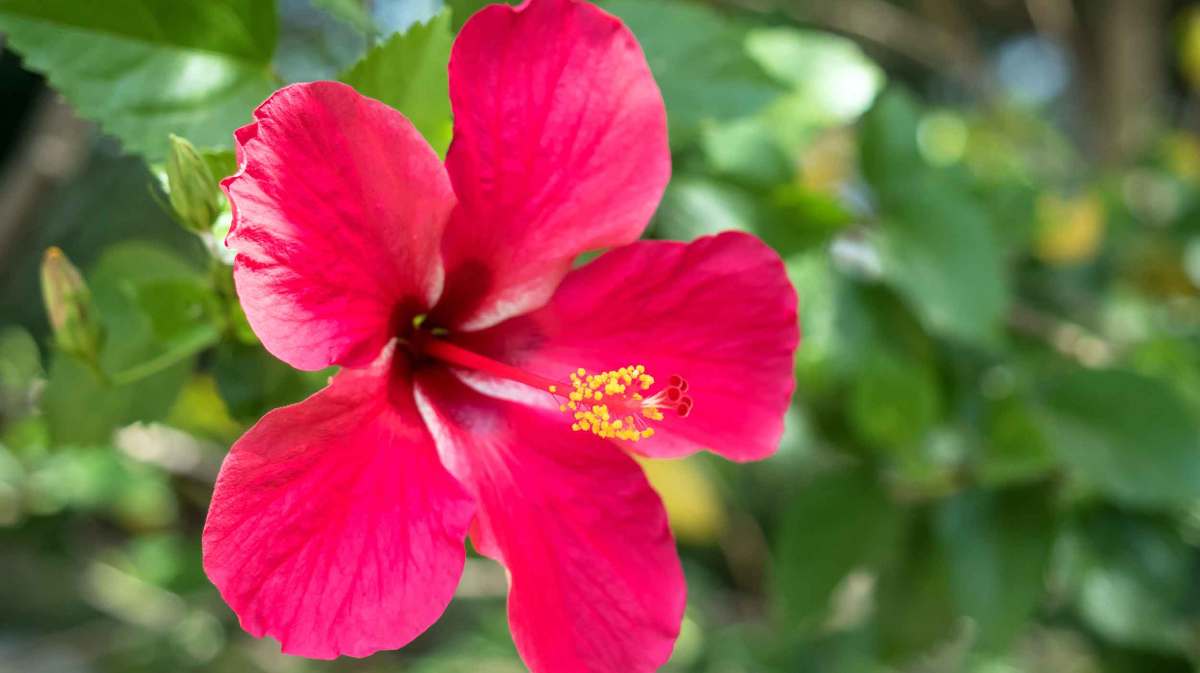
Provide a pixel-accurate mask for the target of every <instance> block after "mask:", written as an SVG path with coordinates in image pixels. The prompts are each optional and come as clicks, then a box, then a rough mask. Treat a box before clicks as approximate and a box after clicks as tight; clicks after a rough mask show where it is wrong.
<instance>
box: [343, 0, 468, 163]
mask: <svg viewBox="0 0 1200 673" xmlns="http://www.w3.org/2000/svg"><path fill="white" fill-rule="evenodd" d="M453 40H454V38H453V35H452V34H451V33H450V12H449V11H447V10H443V11H442V13H440V14H438V15H437V16H435V17H433V18H432V19H430V20H429V22H428V23H415V24H413V25H412V26H411V27H410V28H409V29H408V30H407V31H405V32H404V33H397V34H396V35H393V36H392V37H391V38H389V39H388V40H387V41H386V42H384V43H383V44H380V45H379V46H377V47H375V48H373V49H371V51H369V52H367V55H366V56H364V57H363V59H362V60H361V61H359V62H358V63H356V64H355V65H354V67H352V68H350V70H348V71H346V72H345V73H343V74H342V76H341V77H340V78H339V79H340V80H341V81H343V82H345V83H346V84H349V85H350V86H353V87H354V88H355V89H357V90H358V91H359V93H362V94H364V95H367V96H370V97H372V98H376V99H378V100H381V101H383V102H384V103H387V104H388V105H391V106H392V107H394V108H396V109H397V110H399V111H401V112H403V113H404V115H405V116H406V117H408V118H409V120H411V121H412V123H413V125H414V126H416V127H417V130H418V131H420V132H421V134H422V135H423V136H425V139H426V140H428V141H429V144H430V145H433V148H434V149H435V150H437V152H438V154H439V155H442V156H445V154H446V148H447V147H448V146H449V145H450V135H451V132H452V128H451V121H450V92H449V91H450V90H449V85H448V83H447V74H446V67H447V64H448V63H449V61H450V45H451V44H452V43H453Z"/></svg>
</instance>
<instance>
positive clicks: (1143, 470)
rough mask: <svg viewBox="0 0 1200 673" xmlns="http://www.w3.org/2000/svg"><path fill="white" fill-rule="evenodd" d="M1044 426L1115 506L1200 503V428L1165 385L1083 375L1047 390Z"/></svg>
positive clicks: (1106, 373) (1104, 373) (1121, 375)
mask: <svg viewBox="0 0 1200 673" xmlns="http://www.w3.org/2000/svg"><path fill="white" fill-rule="evenodd" d="M1042 401H1043V406H1042V407H1041V408H1040V409H1039V412H1038V418H1039V425H1040V426H1041V427H1042V428H1043V430H1044V432H1045V433H1046V436H1047V437H1048V438H1049V440H1050V444H1051V446H1052V447H1053V448H1054V450H1055V451H1057V452H1058V454H1059V456H1061V457H1062V460H1063V461H1064V462H1065V463H1066V464H1067V465H1069V466H1070V467H1071V468H1073V469H1074V470H1075V471H1076V472H1077V473H1078V475H1079V476H1080V477H1082V478H1083V479H1084V480H1085V481H1087V482H1088V483H1090V484H1091V485H1093V486H1094V487H1095V488H1097V489H1099V490H1100V491H1101V492H1102V493H1104V494H1105V495H1107V496H1108V497H1110V498H1112V499H1113V500H1115V501H1117V502H1121V503H1125V504H1128V505H1134V506H1143V507H1171V506H1183V505H1190V504H1193V503H1194V502H1195V500H1196V499H1197V498H1200V441H1198V440H1200V428H1198V427H1197V423H1196V421H1195V419H1194V418H1193V417H1192V416H1191V414H1190V413H1189V412H1188V409H1187V407H1186V406H1185V404H1184V403H1183V401H1182V400H1181V399H1180V398H1179V396H1178V395H1177V394H1176V393H1175V392H1174V390H1172V389H1171V388H1169V387H1167V386H1166V385H1164V384H1163V383H1161V382H1159V381H1156V380H1154V379H1150V378H1146V377H1144V376H1141V375H1138V374H1133V373H1129V372H1124V371H1117V370H1087V369H1076V370H1073V371H1070V372H1068V373H1066V374H1063V375H1058V376H1056V377H1054V379H1053V380H1051V381H1048V382H1047V383H1046V385H1045V388H1044V390H1043V395H1042Z"/></svg>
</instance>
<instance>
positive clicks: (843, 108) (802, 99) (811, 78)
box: [746, 28, 884, 125]
mask: <svg viewBox="0 0 1200 673" xmlns="http://www.w3.org/2000/svg"><path fill="white" fill-rule="evenodd" d="M746 48H747V50H748V52H749V54H750V56H751V57H752V58H754V60H755V61H756V62H757V63H758V64H759V65H761V66H762V67H763V69H764V70H765V71H766V72H767V73H768V74H770V75H771V76H772V77H774V78H775V79H777V80H779V81H780V82H783V83H785V84H787V85H789V86H791V87H792V89H793V92H794V93H793V95H794V96H796V97H797V98H798V99H799V100H798V101H797V102H799V103H801V104H800V105H798V106H796V107H797V109H802V110H803V111H804V115H805V117H807V119H806V120H805V121H806V122H807V123H808V124H812V125H816V124H821V125H830V124H834V123H845V122H848V121H851V120H853V119H854V118H855V117H857V116H858V115H860V114H862V113H863V112H864V111H865V110H866V109H867V108H868V107H869V106H870V105H871V101H872V100H874V98H875V95H876V94H877V93H878V92H879V89H880V87H881V86H882V85H883V81H884V74H883V71H882V70H881V69H880V68H879V66H877V65H876V64H875V63H874V62H872V61H871V60H870V59H869V58H867V56H866V55H865V54H864V53H863V51H862V49H861V48H860V47H859V46H858V45H857V44H856V43H855V42H854V41H853V40H850V39H847V38H844V37H841V36H839V35H833V34H830V33H822V32H818V31H811V30H797V29H795V28H761V29H756V30H752V31H750V34H749V36H748V38H747V40H746Z"/></svg>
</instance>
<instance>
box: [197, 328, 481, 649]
mask: <svg viewBox="0 0 1200 673" xmlns="http://www.w3.org/2000/svg"><path fill="white" fill-rule="evenodd" d="M390 350H391V349H390V348H389V349H387V350H385V351H384V353H383V355H382V356H381V357H380V361H379V362H377V363H376V364H375V365H373V366H372V368H371V369H369V370H346V371H343V372H342V373H341V374H339V375H338V376H337V377H335V378H334V379H333V381H332V382H331V383H330V385H329V387H327V388H325V389H324V390H322V391H321V392H319V393H317V394H316V395H313V396H312V397H310V398H308V399H307V400H305V401H304V402H301V403H299V404H294V405H292V406H289V407H283V408H281V409H276V410H275V411H272V412H271V413H269V414H267V415H266V416H265V417H263V419H262V420H261V421H259V422H258V424H257V425H255V426H254V427H253V428H251V429H250V431H249V432H247V433H246V434H245V435H244V436H242V438H241V439H240V440H238V442H237V443H236V444H235V445H234V447H233V450H232V451H231V452H230V453H229V455H228V457H227V458H226V459H225V464H224V465H223V466H222V467H221V474H220V476H219V477H218V478H217V485H216V491H215V492H214V493H213V499H212V505H211V506H210V508H209V512H208V521H207V522H206V524H205V526H204V538H203V542H204V568H205V570H206V571H207V573H208V576H209V578H210V579H211V580H212V582H213V584H215V585H216V586H217V588H218V589H220V591H221V595H222V596H223V597H224V598H225V601H226V602H227V603H229V606H230V607H231V608H233V610H234V612H236V613H237V614H238V617H239V619H240V620H241V623H242V627H243V628H245V629H246V630H247V631H249V632H250V633H252V634H253V635H255V636H259V637H261V636H263V635H270V636H273V637H275V638H277V639H278V640H279V641H280V643H281V644H282V646H283V651H284V652H286V653H289V654H299V655H303V656H307V657H317V658H322V659H331V658H333V657H335V656H337V655H340V654H346V655H350V656H354V657H363V656H366V655H368V654H371V653H372V652H375V651H377V650H385V649H395V648H398V647H401V646H403V645H405V644H406V643H408V642H409V641H410V640H412V639H413V638H415V637H416V636H417V635H419V634H420V633H421V632H423V631H424V630H425V629H426V628H428V627H429V625H430V624H432V623H433V622H434V621H436V620H437V618H438V617H439V616H440V615H441V614H442V611H443V610H445V608H446V605H447V604H448V603H449V602H450V598H451V596H452V595H453V593H454V588H455V586H456V585H457V584H458V579H459V576H460V574H461V573H462V568H463V562H464V545H463V540H464V539H465V536H466V531H467V527H468V526H469V523H470V521H471V517H472V516H473V512H474V504H473V501H472V500H471V499H470V498H469V497H468V496H467V495H466V494H465V493H464V491H463V490H462V488H461V487H460V486H459V485H458V483H457V482H455V481H454V479H453V478H452V477H451V476H450V475H449V474H448V473H447V472H446V470H445V469H443V468H442V466H441V463H440V462H439V461H438V457H437V453H436V450H435V448H434V444H433V441H432V439H431V437H430V436H429V433H428V431H426V429H425V426H424V424H423V423H422V421H421V418H420V416H419V415H418V414H417V411H416V409H415V407H414V406H413V399H412V388H411V387H410V386H411V382H410V381H409V379H408V378H407V376H408V374H407V372H403V371H390V372H389V371H388V369H389V368H391V367H396V368H397V369H398V368H399V367H401V366H402V365H399V364H396V365H393V364H392V363H391V355H390V352H389V351H390Z"/></svg>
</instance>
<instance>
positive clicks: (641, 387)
mask: <svg viewBox="0 0 1200 673" xmlns="http://www.w3.org/2000/svg"><path fill="white" fill-rule="evenodd" d="M654 383H655V381H654V377H653V376H651V375H650V374H649V373H647V372H646V368H645V367H644V366H643V365H629V366H628V367H621V368H620V369H611V370H608V371H604V372H599V373H596V374H589V373H588V371H587V370H586V369H582V368H581V369H577V370H575V371H574V372H571V374H570V383H569V384H566V385H565V386H563V387H564V388H565V389H566V390H567V392H566V393H565V395H563V394H562V393H560V386H559V385H557V384H556V385H551V386H548V390H549V392H550V393H551V394H552V395H556V396H560V395H561V396H562V397H563V399H562V403H561V404H560V405H559V407H558V408H559V411H563V412H565V413H569V414H570V415H571V417H572V423H571V429H572V430H574V431H575V432H590V433H592V434H593V435H596V436H597V437H602V438H606V439H624V440H628V441H631V442H638V441H641V440H643V439H649V438H650V437H653V436H654V428H652V427H650V422H651V421H661V420H663V418H665V415H664V410H665V411H669V412H673V413H675V414H677V415H679V416H681V417H685V416H687V415H688V414H690V413H691V411H692V398H691V397H688V396H687V395H686V393H687V390H688V382H687V380H686V379H684V378H683V377H681V376H671V378H670V379H669V380H668V385H666V386H664V387H662V388H660V389H659V390H657V391H656V392H653V393H651V392H650V389H651V387H653V386H654Z"/></svg>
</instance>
